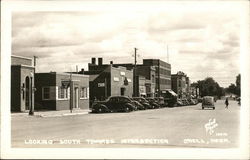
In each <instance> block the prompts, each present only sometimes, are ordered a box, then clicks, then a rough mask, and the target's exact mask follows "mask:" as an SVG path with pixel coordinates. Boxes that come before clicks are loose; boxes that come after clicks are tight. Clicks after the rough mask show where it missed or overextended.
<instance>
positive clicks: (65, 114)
mask: <svg viewBox="0 0 250 160" xmlns="http://www.w3.org/2000/svg"><path fill="white" fill-rule="evenodd" d="M85 114H89V112H83V113H63V114H55V115H45V114H40V115H38V116H39V117H44V118H45V117H64V116H75V115H85Z"/></svg>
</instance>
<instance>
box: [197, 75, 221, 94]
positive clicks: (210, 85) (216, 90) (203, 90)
mask: <svg viewBox="0 0 250 160" xmlns="http://www.w3.org/2000/svg"><path fill="white" fill-rule="evenodd" d="M197 83H198V88H199V90H200V95H201V96H202V97H203V96H218V98H220V97H221V96H223V95H224V88H222V87H220V85H219V84H218V83H217V82H215V80H214V79H213V78H212V77H208V78H206V79H204V80H199V81H198V82H197Z"/></svg>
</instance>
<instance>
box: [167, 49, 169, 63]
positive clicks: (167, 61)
mask: <svg viewBox="0 0 250 160" xmlns="http://www.w3.org/2000/svg"><path fill="white" fill-rule="evenodd" d="M167 62H168V63H169V54H168V45H167Z"/></svg>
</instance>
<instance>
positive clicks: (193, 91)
mask: <svg viewBox="0 0 250 160" xmlns="http://www.w3.org/2000/svg"><path fill="white" fill-rule="evenodd" d="M199 94H200V93H199V87H198V83H192V84H190V95H191V96H192V98H198V97H199Z"/></svg>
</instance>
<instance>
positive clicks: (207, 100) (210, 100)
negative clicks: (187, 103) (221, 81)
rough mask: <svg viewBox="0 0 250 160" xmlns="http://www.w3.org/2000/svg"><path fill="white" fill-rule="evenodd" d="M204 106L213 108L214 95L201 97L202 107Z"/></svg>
mask: <svg viewBox="0 0 250 160" xmlns="http://www.w3.org/2000/svg"><path fill="white" fill-rule="evenodd" d="M204 108H213V109H215V105H214V97H212V96H205V97H203V99H202V109H204Z"/></svg>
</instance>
